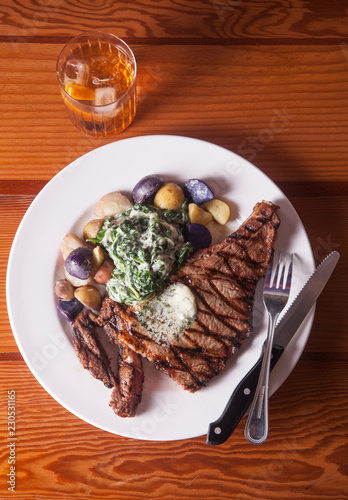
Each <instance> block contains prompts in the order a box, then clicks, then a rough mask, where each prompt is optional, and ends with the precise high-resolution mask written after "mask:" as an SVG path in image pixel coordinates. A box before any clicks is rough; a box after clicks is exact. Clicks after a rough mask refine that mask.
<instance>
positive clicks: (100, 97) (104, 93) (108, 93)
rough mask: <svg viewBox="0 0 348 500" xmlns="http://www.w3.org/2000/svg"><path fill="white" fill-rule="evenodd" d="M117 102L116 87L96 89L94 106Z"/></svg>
mask: <svg viewBox="0 0 348 500" xmlns="http://www.w3.org/2000/svg"><path fill="white" fill-rule="evenodd" d="M114 101H116V89H115V88H114V87H97V88H96V89H95V96H94V104H95V105H96V106H103V105H106V104H111V103H112V102H114Z"/></svg>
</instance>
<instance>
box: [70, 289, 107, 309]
mask: <svg viewBox="0 0 348 500" xmlns="http://www.w3.org/2000/svg"><path fill="white" fill-rule="evenodd" d="M75 298H76V299H77V300H79V301H80V302H81V304H83V305H84V306H86V307H90V308H91V309H94V310H96V309H99V307H100V304H101V301H102V297H101V295H100V292H99V290H98V289H97V288H95V287H94V286H90V285H85V286H81V287H79V288H77V289H76V290H75Z"/></svg>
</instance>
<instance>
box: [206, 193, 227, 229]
mask: <svg viewBox="0 0 348 500" xmlns="http://www.w3.org/2000/svg"><path fill="white" fill-rule="evenodd" d="M203 208H204V209H205V210H207V211H208V212H209V213H210V214H211V215H212V216H213V219H214V220H215V221H216V222H218V223H219V224H222V225H224V224H226V222H227V221H228V219H229V218H230V207H229V206H228V205H227V203H225V202H224V201H221V200H218V199H217V198H214V199H213V200H210V201H207V202H205V203H204V204H203Z"/></svg>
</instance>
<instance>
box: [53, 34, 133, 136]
mask: <svg viewBox="0 0 348 500" xmlns="http://www.w3.org/2000/svg"><path fill="white" fill-rule="evenodd" d="M136 71H137V68H136V61H135V58H134V55H133V52H132V51H131V49H130V48H129V47H128V45H127V44H126V43H124V42H123V40H121V39H120V38H118V37H116V36H115V35H111V34H109V33H102V32H89V33H83V34H81V35H79V36H77V37H75V38H73V39H72V40H70V42H68V43H67V45H65V47H64V48H63V50H62V52H61V53H60V55H59V58H58V62H57V75H58V81H59V85H60V89H61V94H62V96H63V99H64V102H65V105H66V109H67V112H68V115H69V118H70V120H71V121H72V123H73V124H74V125H75V126H76V127H77V128H78V129H80V130H83V132H85V133H86V134H88V135H93V136H97V137H107V136H109V135H112V134H118V133H119V132H121V131H122V130H124V129H125V128H126V127H128V125H130V123H131V122H132V120H133V118H134V116H135V113H136V107H137V90H136Z"/></svg>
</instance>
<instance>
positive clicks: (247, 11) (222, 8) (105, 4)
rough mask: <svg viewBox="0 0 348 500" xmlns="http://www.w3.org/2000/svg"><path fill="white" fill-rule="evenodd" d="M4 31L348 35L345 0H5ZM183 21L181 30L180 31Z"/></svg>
mask: <svg viewBox="0 0 348 500" xmlns="http://www.w3.org/2000/svg"><path fill="white" fill-rule="evenodd" d="M1 11H2V26H1V31H0V35H2V36H6V37H9V38H10V39H12V40H13V41H16V42H18V41H20V40H23V41H26V42H28V41H31V40H32V39H33V37H35V38H36V39H37V38H39V37H45V38H46V40H49V39H50V38H53V37H55V38H57V37H60V38H65V39H67V38H69V37H71V36H73V35H76V34H77V33H79V32H81V31H87V30H93V29H95V28H96V27H97V28H98V29H101V30H108V31H111V32H114V33H115V34H117V35H118V36H120V37H124V38H130V37H131V38H146V39H149V38H154V39H156V38H157V39H158V38H160V39H162V40H163V39H168V40H171V39H176V38H178V37H179V36H180V38H183V37H184V38H188V39H195V38H199V39H202V40H204V39H207V38H208V39H228V38H229V39H243V38H246V39H249V40H250V39H257V40H258V42H260V41H261V40H263V39H266V40H267V39H271V38H278V39H280V40H282V39H299V40H308V39H310V38H312V39H325V38H331V39H332V38H333V39H334V38H339V37H348V24H347V19H348V16H347V11H346V8H345V5H344V3H340V2H335V9H334V10H333V9H332V7H331V3H329V2H326V1H324V0H316V1H315V2H306V1H304V0H267V1H262V2H255V1H254V0H208V1H203V0H194V1H191V2H187V1H185V0H180V1H174V0H161V1H159V2H158V1H151V0H143V1H141V0H136V1H133V2H127V1H126V0H123V1H120V2H117V3H115V2H114V1H113V0H97V1H91V0H90V1H81V0H73V1H68V0H61V1H58V0H49V1H45V2H35V1H34V0H6V2H3V5H2V7H1ZM178 25H180V31H178Z"/></svg>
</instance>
